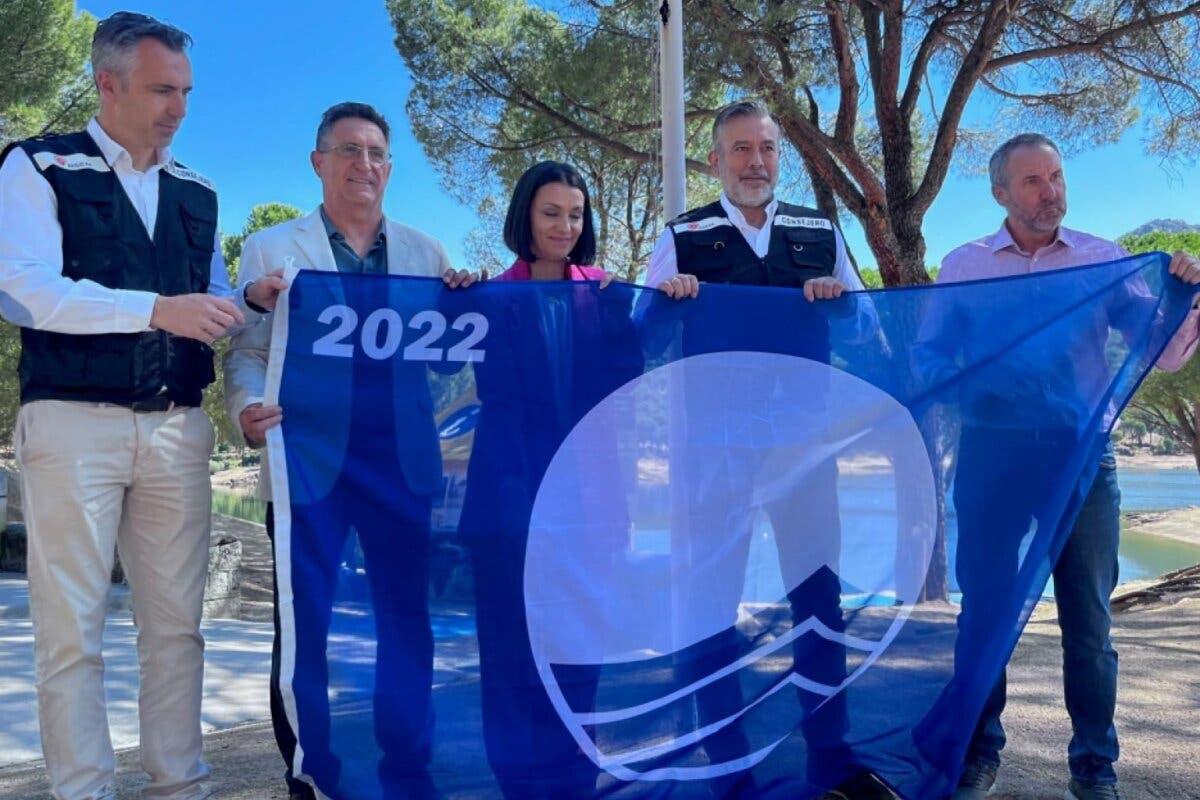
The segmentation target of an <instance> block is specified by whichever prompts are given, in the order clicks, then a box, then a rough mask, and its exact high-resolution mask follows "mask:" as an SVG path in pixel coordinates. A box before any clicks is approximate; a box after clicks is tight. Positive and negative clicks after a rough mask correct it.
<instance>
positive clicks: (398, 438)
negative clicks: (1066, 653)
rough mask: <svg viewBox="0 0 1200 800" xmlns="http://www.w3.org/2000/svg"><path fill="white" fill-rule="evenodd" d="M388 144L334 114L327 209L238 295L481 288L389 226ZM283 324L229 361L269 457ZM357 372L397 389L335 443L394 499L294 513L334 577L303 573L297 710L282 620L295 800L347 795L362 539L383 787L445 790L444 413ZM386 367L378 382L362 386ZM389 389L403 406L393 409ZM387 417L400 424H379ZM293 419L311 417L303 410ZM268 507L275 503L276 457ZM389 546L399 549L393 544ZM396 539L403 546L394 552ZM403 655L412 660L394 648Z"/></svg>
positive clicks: (265, 239)
mask: <svg viewBox="0 0 1200 800" xmlns="http://www.w3.org/2000/svg"><path fill="white" fill-rule="evenodd" d="M389 134H390V131H389V127H388V123H387V121H386V120H385V119H384V118H383V116H382V115H380V114H379V112H378V111H376V110H375V109H374V108H372V107H371V106H369V105H366V104H363V103H339V104H337V105H335V106H332V107H331V108H329V109H328V110H327V111H325V113H324V115H323V116H322V118H321V123H320V125H319V126H318V128H317V142H316V149H315V150H314V151H313V152H312V154H311V157H310V158H311V162H312V166H313V169H314V170H315V171H316V173H317V176H318V177H319V178H320V179H321V185H322V203H321V205H320V207H318V208H317V209H316V210H315V211H313V212H312V213H311V214H309V215H307V216H305V217H301V218H299V219H295V220H292V221H289V222H285V223H282V224H280V225H276V226H274V227H271V228H268V229H266V230H263V231H259V232H258V233H255V234H252V235H251V236H249V237H248V238H247V239H246V242H245V244H244V246H243V249H242V258H241V264H240V268H239V275H238V283H239V285H241V284H244V283H246V282H250V281H254V280H256V279H258V278H260V277H262V276H264V275H271V274H279V273H280V271H281V270H283V269H284V268H286V267H291V266H294V267H296V268H308V269H317V270H330V271H339V272H360V273H377V274H391V275H416V276H426V277H438V276H441V277H442V278H443V280H444V281H445V282H446V284H447V285H448V286H450V287H451V288H453V287H457V286H466V285H469V284H470V283H471V282H472V281H473V280H474V276H472V275H470V274H469V273H467V272H465V271H462V272H456V271H455V270H453V269H452V268H451V267H450V262H449V259H448V258H447V257H446V252H445V249H444V248H443V247H442V245H441V244H440V243H439V242H438V241H437V240H435V239H433V238H432V237H430V236H428V235H426V234H424V233H421V232H420V231H417V230H414V229H413V228H410V227H407V226H405V225H401V224H399V223H396V222H393V221H392V220H389V219H386V218H385V217H384V216H383V196H384V190H385V188H386V186H387V182H388V178H389V177H390V175H391V169H392V165H391V160H390V153H389V151H388V145H389ZM271 327H272V325H271V321H270V319H269V318H268V317H266V316H262V317H261V318H260V319H259V320H258V321H257V324H254V325H251V326H250V327H248V328H247V329H246V330H244V331H243V332H241V333H240V334H238V335H237V336H235V337H234V338H233V339H232V340H231V344H230V350H229V354H228V355H227V356H226V359H225V399H226V405H227V408H228V411H229V414H230V416H231V417H232V418H233V420H234V422H235V423H236V424H237V425H238V427H240V429H241V431H242V434H243V435H244V436H245V439H246V441H247V442H248V443H249V444H250V445H252V446H254V447H262V446H263V445H264V444H265V441H266V431H267V430H268V429H269V428H271V427H273V426H275V425H278V424H279V423H280V422H281V421H282V419H283V409H282V408H280V407H279V406H269V405H264V404H263V396H264V389H265V384H266V375H267V358H268V354H269V351H270V345H271ZM346 369H347V378H349V377H351V371H353V373H354V374H353V377H354V378H355V380H357V381H359V385H368V384H369V385H372V386H376V387H380V386H386V387H388V388H387V390H384V391H380V392H374V391H372V392H371V393H370V396H361V397H352V398H351V399H350V403H349V404H350V408H349V409H348V412H349V413H348V416H347V418H346V419H342V420H332V421H330V425H329V427H330V428H331V429H332V430H334V431H335V432H336V435H335V436H334V437H333V439H332V441H334V442H338V443H341V450H340V453H341V454H345V453H349V452H351V451H354V452H358V451H361V450H364V449H366V450H369V451H370V458H371V459H372V463H373V464H378V465H379V469H378V470H374V471H373V472H376V473H377V474H382V475H385V476H387V477H386V478H385V480H384V481H376V483H378V484H380V486H383V485H386V488H387V492H386V496H381V497H378V498H377V497H375V495H374V494H373V493H372V488H371V487H370V486H364V485H363V484H362V483H361V482H358V483H356V481H357V480H359V479H358V478H357V477H355V476H350V475H344V474H339V473H337V470H330V472H331V475H330V476H328V479H327V480H326V482H325V483H324V484H322V485H320V486H316V487H314V486H308V487H304V488H305V491H304V492H303V496H298V495H297V494H296V493H293V496H292V497H291V498H290V499H291V502H292V504H293V506H295V505H296V504H297V503H301V504H305V505H306V506H307V513H304V514H296V515H294V516H293V524H292V527H291V548H292V553H293V554H294V555H295V554H297V553H298V552H299V551H301V550H303V551H305V552H306V553H307V554H308V555H309V557H308V558H304V559H300V558H297V559H295V560H296V562H297V563H298V564H299V563H307V564H310V565H311V564H316V565H324V567H323V568H318V569H314V568H303V569H297V570H296V571H295V572H293V574H292V576H291V588H292V595H293V610H294V612H295V617H292V615H291V614H285V620H284V621H285V624H284V626H283V631H284V633H283V635H284V636H285V637H287V639H288V643H289V645H291V644H294V652H295V667H294V671H293V675H292V681H291V685H292V689H291V692H290V693H289V697H288V701H289V702H286V703H285V701H284V697H283V695H282V694H281V692H280V688H279V674H280V635H281V626H280V613H279V609H278V606H277V608H276V614H275V623H276V631H275V633H276V636H275V647H274V648H273V657H272V668H271V716H272V721H273V723H274V728H275V737H276V741H277V742H278V744H279V748H280V752H281V753H282V755H283V757H284V761H285V762H286V764H287V773H286V780H287V783H288V791H289V797H290V798H298V799H299V800H308V799H309V798H313V797H314V794H313V790H312V787H311V786H310V785H309V783H308V782H306V781H303V780H300V777H301V776H307V777H309V778H312V779H314V780H316V781H317V782H318V783H319V784H320V785H321V786H324V787H332V786H336V785H337V782H338V779H339V772H340V763H339V761H338V759H337V757H336V756H335V755H334V754H333V752H332V751H331V748H330V718H329V713H328V693H327V689H326V683H327V677H328V668H327V665H326V660H325V646H326V639H327V637H328V628H329V621H330V614H331V609H332V602H333V592H334V588H335V586H336V583H337V575H336V565H337V564H338V563H339V560H340V559H339V556H338V554H339V553H340V552H341V549H342V547H343V545H344V542H345V539H346V536H347V535H348V533H349V530H350V528H351V527H353V528H354V529H355V530H356V531H357V532H358V535H359V541H360V543H361V545H362V548H363V552H364V557H365V561H366V567H367V575H368V580H369V582H370V585H371V595H372V600H373V603H374V605H375V610H376V617H377V620H378V622H379V624H380V625H383V624H384V622H385V621H386V622H387V624H388V625H390V626H391V627H392V628H394V630H392V631H390V632H385V631H383V630H380V631H379V637H378V638H379V650H378V654H377V664H376V674H377V675H378V676H379V678H378V679H377V681H376V694H375V710H376V714H375V734H376V738H377V740H378V742H379V745H380V747H381V749H382V750H383V761H382V764H381V766H380V780H381V782H382V784H383V789H384V794H385V796H388V797H391V796H396V797H421V796H424V795H426V794H428V793H430V792H431V791H432V788H431V787H430V786H429V785H428V779H427V778H425V777H424V773H425V766H426V764H427V762H428V759H429V746H430V736H431V732H432V706H431V704H430V685H431V680H432V660H433V637H432V633H431V631H430V626H429V618H428V609H427V606H426V602H425V598H426V593H427V591H428V589H427V586H428V568H429V523H430V507H431V502H432V496H433V495H434V493H435V492H436V490H437V489H438V488H439V487H440V485H441V479H442V470H441V455H440V450H439V448H438V443H437V434H436V428H435V422H434V419H433V409H432V402H431V400H430V397H429V387H428V383H427V381H426V377H425V367H424V366H423V365H415V364H405V363H399V362H395V360H383V361H379V362H375V363H373V364H360V363H358V362H355V363H353V364H351V363H350V362H349V361H348V362H347V365H346ZM371 370H374V371H376V372H377V374H370V375H367V374H363V375H360V374H359V373H360V372H367V371H371ZM389 392H390V393H391V394H392V397H390V398H389V397H386V396H384V395H386V394H388V393H389ZM360 394H366V393H360ZM382 409H391V410H392V411H393V413H391V414H388V413H379V412H380V410H382ZM292 413H301V414H302V413H305V411H304V410H303V409H292ZM335 446H336V445H326V447H327V448H331V447H335ZM393 476H394V477H393ZM375 491H379V489H378V487H376V489H375ZM364 492H366V493H368V494H370V497H369V499H368V500H367V501H363V499H362V498H363V495H364ZM259 495H260V496H261V497H263V498H264V499H268V500H269V499H270V497H271V495H270V477H269V474H268V470H267V463H266V460H265V459H264V461H263V465H262V469H261V476H260V480H259ZM273 512H274V509H273V508H272V507H271V506H270V505H268V511H267V531H268V533H269V534H270V535H271V536H272V540H273V539H274V513H273ZM384 540H387V541H389V542H390V543H391V544H390V545H389V546H386V547H385V546H383V542H384ZM397 541H401V542H402V545H403V546H402V547H400V548H397V547H395V546H394V545H395V543H396V542H397ZM300 617H303V618H304V619H305V620H306V624H305V625H304V626H302V627H301V626H294V625H292V624H291V623H290V620H291V619H293V618H300ZM313 620H316V621H317V624H312V621H313ZM322 621H323V623H324V624H323V625H322V624H321V622H322ZM396 642H399V643H402V647H394V646H393V645H394V643H396ZM291 650H292V648H291V647H289V651H291ZM297 735H298V736H299V746H297Z"/></svg>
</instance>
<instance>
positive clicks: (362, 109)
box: [317, 102, 392, 150]
mask: <svg viewBox="0 0 1200 800" xmlns="http://www.w3.org/2000/svg"><path fill="white" fill-rule="evenodd" d="M343 119H361V120H366V121H367V122H370V123H372V124H374V125H375V126H376V127H377V128H379V130H380V131H382V132H383V140H384V141H385V142H387V143H388V144H391V142H392V128H391V126H390V125H388V121H387V119H385V118H384V116H383V114H380V113H379V111H378V110H376V108H375V107H374V106H372V105H368V104H366V103H355V102H345V103H338V104H337V105H332V106H330V107H329V108H327V109H325V113H324V114H322V115H321V123H320V124H319V125H317V149H318V150H320V149H321V145H322V144H324V142H325V139H326V137H328V136H329V132H330V131H332V130H333V126H334V125H336V124H337V122H338V120H343Z"/></svg>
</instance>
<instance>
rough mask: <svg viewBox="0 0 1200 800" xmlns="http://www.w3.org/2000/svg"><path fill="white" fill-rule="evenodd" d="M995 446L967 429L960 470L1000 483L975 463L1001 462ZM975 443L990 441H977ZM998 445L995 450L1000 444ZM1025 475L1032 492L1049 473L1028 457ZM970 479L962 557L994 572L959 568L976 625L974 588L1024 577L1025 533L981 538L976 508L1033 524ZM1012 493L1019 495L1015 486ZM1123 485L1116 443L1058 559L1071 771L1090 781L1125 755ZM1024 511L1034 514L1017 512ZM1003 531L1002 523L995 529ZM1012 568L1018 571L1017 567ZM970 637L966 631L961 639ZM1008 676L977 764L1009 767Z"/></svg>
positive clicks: (980, 730)
mask: <svg viewBox="0 0 1200 800" xmlns="http://www.w3.org/2000/svg"><path fill="white" fill-rule="evenodd" d="M989 444H991V445H992V446H994V445H995V443H994V442H993V443H988V442H983V441H978V440H977V441H974V442H972V441H971V435H970V434H969V433H968V432H966V431H964V433H963V445H962V449H961V454H960V464H959V475H960V476H962V477H964V478H965V477H966V475H967V474H969V472H966V473H964V470H968V471H970V470H973V469H981V470H983V472H984V473H985V474H989V476H990V478H991V479H993V480H1004V479H1005V477H1004V476H996V475H995V474H994V473H987V468H986V466H985V465H984V464H975V463H972V462H973V459H974V458H975V457H976V454H978V456H979V457H980V458H983V459H988V460H989V461H991V460H992V458H991V456H990V455H988V446H989ZM974 445H981V447H978V448H976V447H975V446H974ZM993 452H994V451H993ZM1026 466H1027V468H1028V469H1027V471H1026V472H1025V473H1024V475H1023V476H1021V477H1016V476H1008V477H1010V478H1011V479H1012V480H1017V481H1020V482H1022V483H1027V484H1028V486H1029V488H1030V490H1031V491H1036V490H1035V489H1034V486H1035V485H1036V484H1037V483H1038V482H1039V481H1040V480H1042V479H1045V478H1046V477H1047V476H1043V475H1040V474H1039V471H1038V469H1037V467H1036V464H1034V463H1030V464H1027V465H1026ZM971 494H972V492H971V489H970V487H969V481H968V485H967V486H963V485H962V483H961V482H960V485H959V487H958V489H957V490H956V492H955V505H956V507H957V510H958V515H959V544H958V548H959V551H958V563H959V565H960V566H962V565H964V564H970V563H974V564H985V565H989V568H988V569H982V570H962V569H960V571H959V581H960V584H961V588H962V590H963V613H962V617H961V618H960V628H962V627H964V626H969V625H970V622H969V617H970V615H971V614H972V613H973V610H972V608H971V605H972V602H971V597H972V594H973V593H974V592H983V593H984V594H982V595H976V596H983V597H986V596H987V595H986V592H988V591H989V587H988V585H987V584H988V583H990V582H992V581H995V580H1003V579H1004V578H1005V577H1010V576H1012V575H1015V574H1016V569H1015V567H1016V558H1017V550H1016V548H1015V547H1014V546H1013V544H1014V542H1015V541H1016V539H1015V538H1014V539H1012V540H1008V541H1002V540H999V539H994V538H989V539H981V538H980V537H972V536H971V535H970V530H971V526H972V521H973V515H975V514H986V515H987V516H988V518H989V519H990V520H991V523H992V525H995V520H996V518H997V516H1004V515H1006V514H1007V515H1013V517H1014V518H1013V520H1012V521H1013V523H1014V526H1015V527H1014V529H1021V530H1024V528H1025V527H1027V526H1028V516H1029V515H1028V510H1027V509H1025V510H1024V511H1023V510H1022V509H1020V508H1013V507H1012V506H1005V507H1000V508H998V507H996V505H994V504H986V506H985V504H983V503H975V502H973V500H972V497H971ZM1012 496H1019V493H1017V492H1013V493H1012ZM1120 504H1121V492H1120V489H1119V488H1118V487H1117V472H1116V461H1115V459H1114V458H1113V454H1112V448H1111V445H1110V446H1109V447H1107V448H1106V449H1105V451H1104V455H1103V456H1102V457H1101V462H1100V470H1099V472H1098V473H1097V475H1096V478H1095V480H1094V481H1093V482H1092V485H1091V488H1090V490H1089V491H1088V493H1087V496H1086V499H1085V500H1084V502H1083V505H1082V508H1081V509H1080V512H1079V516H1078V517H1077V518H1076V521H1075V525H1074V527H1073V528H1072V530H1071V533H1070V536H1069V537H1068V539H1067V541H1066V544H1065V545H1064V547H1063V551H1062V553H1061V555H1060V556H1059V557H1058V560H1057V562H1056V563H1055V566H1054V572H1053V574H1054V594H1055V599H1056V602H1057V605H1058V624H1059V628H1060V630H1061V631H1062V648H1063V690H1064V696H1065V700H1066V706H1067V713H1068V714H1069V715H1070V717H1071V726H1072V729H1073V731H1074V735H1073V736H1072V738H1071V744H1070V747H1069V748H1068V750H1067V755H1068V763H1069V766H1070V770H1071V776H1072V777H1074V778H1075V779H1076V780H1078V781H1081V782H1083V783H1090V784H1111V783H1116V780H1117V775H1116V772H1115V770H1114V769H1113V762H1115V761H1116V760H1117V756H1118V747H1117V731H1116V727H1115V725H1114V724H1113V713H1114V710H1115V707H1116V699H1117V653H1116V651H1115V650H1114V649H1113V645H1112V638H1111V636H1110V629H1111V627H1112V613H1111V611H1110V609H1109V597H1110V596H1111V595H1112V592H1113V589H1114V588H1115V587H1116V585H1117V545H1118V542H1119V539H1120ZM1022 513H1024V514H1025V515H1026V519H1023V520H1019V519H1016V517H1017V516H1020V515H1021V514H1022ZM992 529H993V530H994V529H995V528H992ZM1010 566H1011V567H1012V568H1011V569H1010V568H1009V567H1010ZM962 636H963V634H962V632H960V639H961V638H962ZM1005 692H1006V685H1005V677H1004V674H1003V673H1001V675H1000V679H999V681H997V683H996V685H995V687H994V688H993V689H992V692H991V694H990V696H989V697H988V699H987V701H986V703H985V704H984V708H983V712H982V713H981V714H980V718H979V722H978V724H977V725H976V728H975V731H974V734H973V735H972V738H971V743H970V747H969V749H968V751H967V762H968V763H970V762H982V763H987V764H993V765H999V763H1000V751H1001V749H1003V747H1004V743H1005V737H1004V728H1003V726H1002V725H1001V724H1000V715H1001V713H1002V712H1003V710H1004V704H1005Z"/></svg>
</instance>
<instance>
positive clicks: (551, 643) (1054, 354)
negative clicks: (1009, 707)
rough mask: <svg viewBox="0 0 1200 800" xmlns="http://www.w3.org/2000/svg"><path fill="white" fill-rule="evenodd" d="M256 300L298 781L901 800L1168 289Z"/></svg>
mask: <svg viewBox="0 0 1200 800" xmlns="http://www.w3.org/2000/svg"><path fill="white" fill-rule="evenodd" d="M286 300H287V302H286V304H285V303H281V307H280V309H278V310H277V311H276V319H275V321H274V325H275V328H274V334H273V344H272V353H271V369H270V375H271V376H272V377H271V386H270V387H269V389H268V393H269V395H270V397H269V398H268V400H269V401H274V400H277V401H278V402H279V403H280V404H281V405H282V406H283V407H284V421H283V423H282V425H281V427H280V428H279V429H278V430H277V431H275V432H273V433H272V439H271V442H270V451H269V457H270V460H271V467H272V473H273V477H274V480H273V484H274V502H275V509H276V511H275V513H276V523H277V530H276V548H277V559H278V563H277V576H278V579H279V587H278V588H279V602H280V617H281V628H282V644H283V658H282V670H281V671H282V679H283V686H284V699H285V703H284V705H285V708H286V713H287V715H288V717H289V719H290V721H291V723H292V726H293V728H294V730H295V731H296V733H297V735H298V740H299V744H298V748H297V753H296V759H295V761H296V772H297V774H299V775H301V776H302V777H304V778H305V779H306V780H308V781H310V782H312V783H313V784H314V785H315V786H316V787H317V789H318V790H319V791H320V793H321V794H322V796H325V797H331V798H339V799H345V800H372V799H374V798H387V799H388V800H392V798H433V797H463V798H468V797H469V798H484V797H497V798H500V797H503V798H514V799H515V798H521V799H522V800H524V799H525V798H542V797H544V798H552V797H567V798H577V797H591V796H603V797H609V796H611V797H654V798H659V797H664V798H665V797H672V798H674V797H680V798H687V797H713V796H717V797H721V796H730V797H788V798H804V797H817V796H819V795H821V794H822V793H823V792H824V791H826V790H828V789H830V788H831V787H835V786H838V785H842V784H844V782H846V781H848V780H850V781H853V780H858V779H863V778H865V777H867V776H870V779H871V780H876V781H879V782H880V783H882V784H883V785H886V786H888V787H890V788H891V789H892V790H893V791H895V792H896V793H897V794H899V795H900V796H902V797H906V798H927V797H937V796H943V795H945V794H947V793H948V792H949V791H950V790H951V788H952V786H953V785H954V782H955V780H956V779H957V774H958V771H959V769H960V767H961V762H962V759H963V756H964V752H965V748H966V743H967V741H968V740H969V738H970V732H971V730H972V728H973V727H974V723H975V719H976V717H977V716H978V713H979V710H980V708H981V707H982V704H983V701H984V698H985V697H986V695H987V693H988V691H989V690H990V688H991V686H992V685H993V683H994V682H995V680H996V678H997V677H998V675H999V673H1000V671H1001V669H1002V668H1003V665H1004V663H1005V662H1006V660H1007V658H1008V656H1009V654H1010V653H1011V650H1012V648H1013V646H1014V645H1015V642H1016V640H1017V637H1018V635H1019V633H1020V630H1021V627H1022V626H1023V624H1024V621H1025V619H1026V617H1027V616H1028V614H1029V612H1030V610H1031V608H1032V607H1033V606H1034V604H1035V603H1036V602H1037V601H1038V599H1039V598H1040V597H1041V595H1042V592H1043V589H1044V586H1045V584H1046V580H1047V577H1048V575H1049V573H1050V570H1051V568H1052V566H1053V564H1054V562H1055V559H1056V557H1057V554H1058V552H1059V551H1060V549H1061V548H1062V545H1063V542H1064V540H1065V537H1066V536H1067V534H1068V533H1069V531H1070V528H1071V524H1072V521H1073V520H1074V517H1075V515H1076V513H1077V512H1078V510H1079V508H1080V505H1081V503H1082V501H1083V498H1084V497H1085V496H1086V493H1087V489H1088V487H1089V486H1090V484H1091V482H1092V480H1093V478H1094V477H1095V475H1096V473H1097V470H1098V468H1099V464H1100V461H1101V454H1102V452H1103V450H1104V447H1105V443H1106V441H1107V434H1108V431H1109V429H1110V427H1111V425H1112V423H1113V420H1114V419H1115V416H1116V415H1117V414H1118V413H1119V411H1120V409H1121V408H1122V407H1123V406H1124V405H1125V403H1126V402H1127V401H1128V400H1129V397H1130V395H1131V394H1132V393H1133V392H1134V390H1135V389H1136V388H1137V386H1138V384H1139V383H1140V381H1141V380H1142V378H1143V377H1144V376H1145V375H1146V373H1147V372H1148V371H1149V369H1150V368H1151V367H1152V365H1153V364H1154V362H1155V360H1156V359H1157V357H1158V356H1159V354H1160V353H1161V352H1162V350H1163V349H1164V347H1165V346H1166V344H1167V342H1168V341H1169V340H1170V338H1171V336H1172V335H1173V334H1174V332H1175V331H1176V329H1177V328H1178V327H1179V325H1180V324H1181V322H1182V320H1183V318H1184V316H1185V314H1186V313H1187V310H1188V308H1189V300H1190V293H1189V292H1188V291H1187V290H1186V289H1185V287H1183V286H1182V285H1181V284H1179V282H1178V281H1176V280H1175V279H1174V278H1171V277H1170V276H1168V275H1167V272H1166V258H1165V257H1164V256H1162V255H1161V254H1155V255H1149V256H1142V257H1136V258H1130V259H1125V260H1123V261H1117V262H1112V263H1108V264H1102V265H1096V266H1091V267H1085V268H1079V269H1070V270H1060V271H1055V272H1049V273H1043V274H1040V275H1037V276H1033V277H1023V278H1014V279H1004V280H991V281H982V282H975V283H962V284H954V285H945V286H933V287H922V288H911V289H896V290H887V291H878V292H863V293H850V294H846V295H844V296H842V297H841V298H839V299H836V300H828V301H818V302H813V303H810V302H807V301H805V299H804V298H803V296H802V294H801V293H799V292H797V291H792V290H784V289H770V288H757V287H730V286H719V285H704V286H703V287H702V290H701V292H700V296H699V297H698V298H696V299H688V300H683V301H674V300H670V299H668V298H667V297H665V296H663V295H662V294H660V293H658V292H656V291H654V290H651V289H645V288H641V287H635V286H632V285H627V284H619V283H614V284H612V285H610V286H607V287H606V288H604V289H601V288H599V286H598V285H597V284H595V283H582V282H580V283H571V282H549V283H541V282H527V283H518V282H504V283H500V282H497V283H483V284H477V285H475V286H472V287H469V288H467V289H460V290H449V289H446V288H444V287H443V286H442V284H441V283H440V282H439V281H436V280H431V279H421V278H401V277H388V276H372V275H345V274H338V273H331V272H310V271H301V272H300V273H299V274H298V275H297V277H296V278H295V280H294V282H293V284H292V286H291V289H290V291H289V292H288V295H287V298H286ZM285 305H286V307H284V306H285ZM999 509H1003V510H1004V513H996V510H999Z"/></svg>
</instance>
